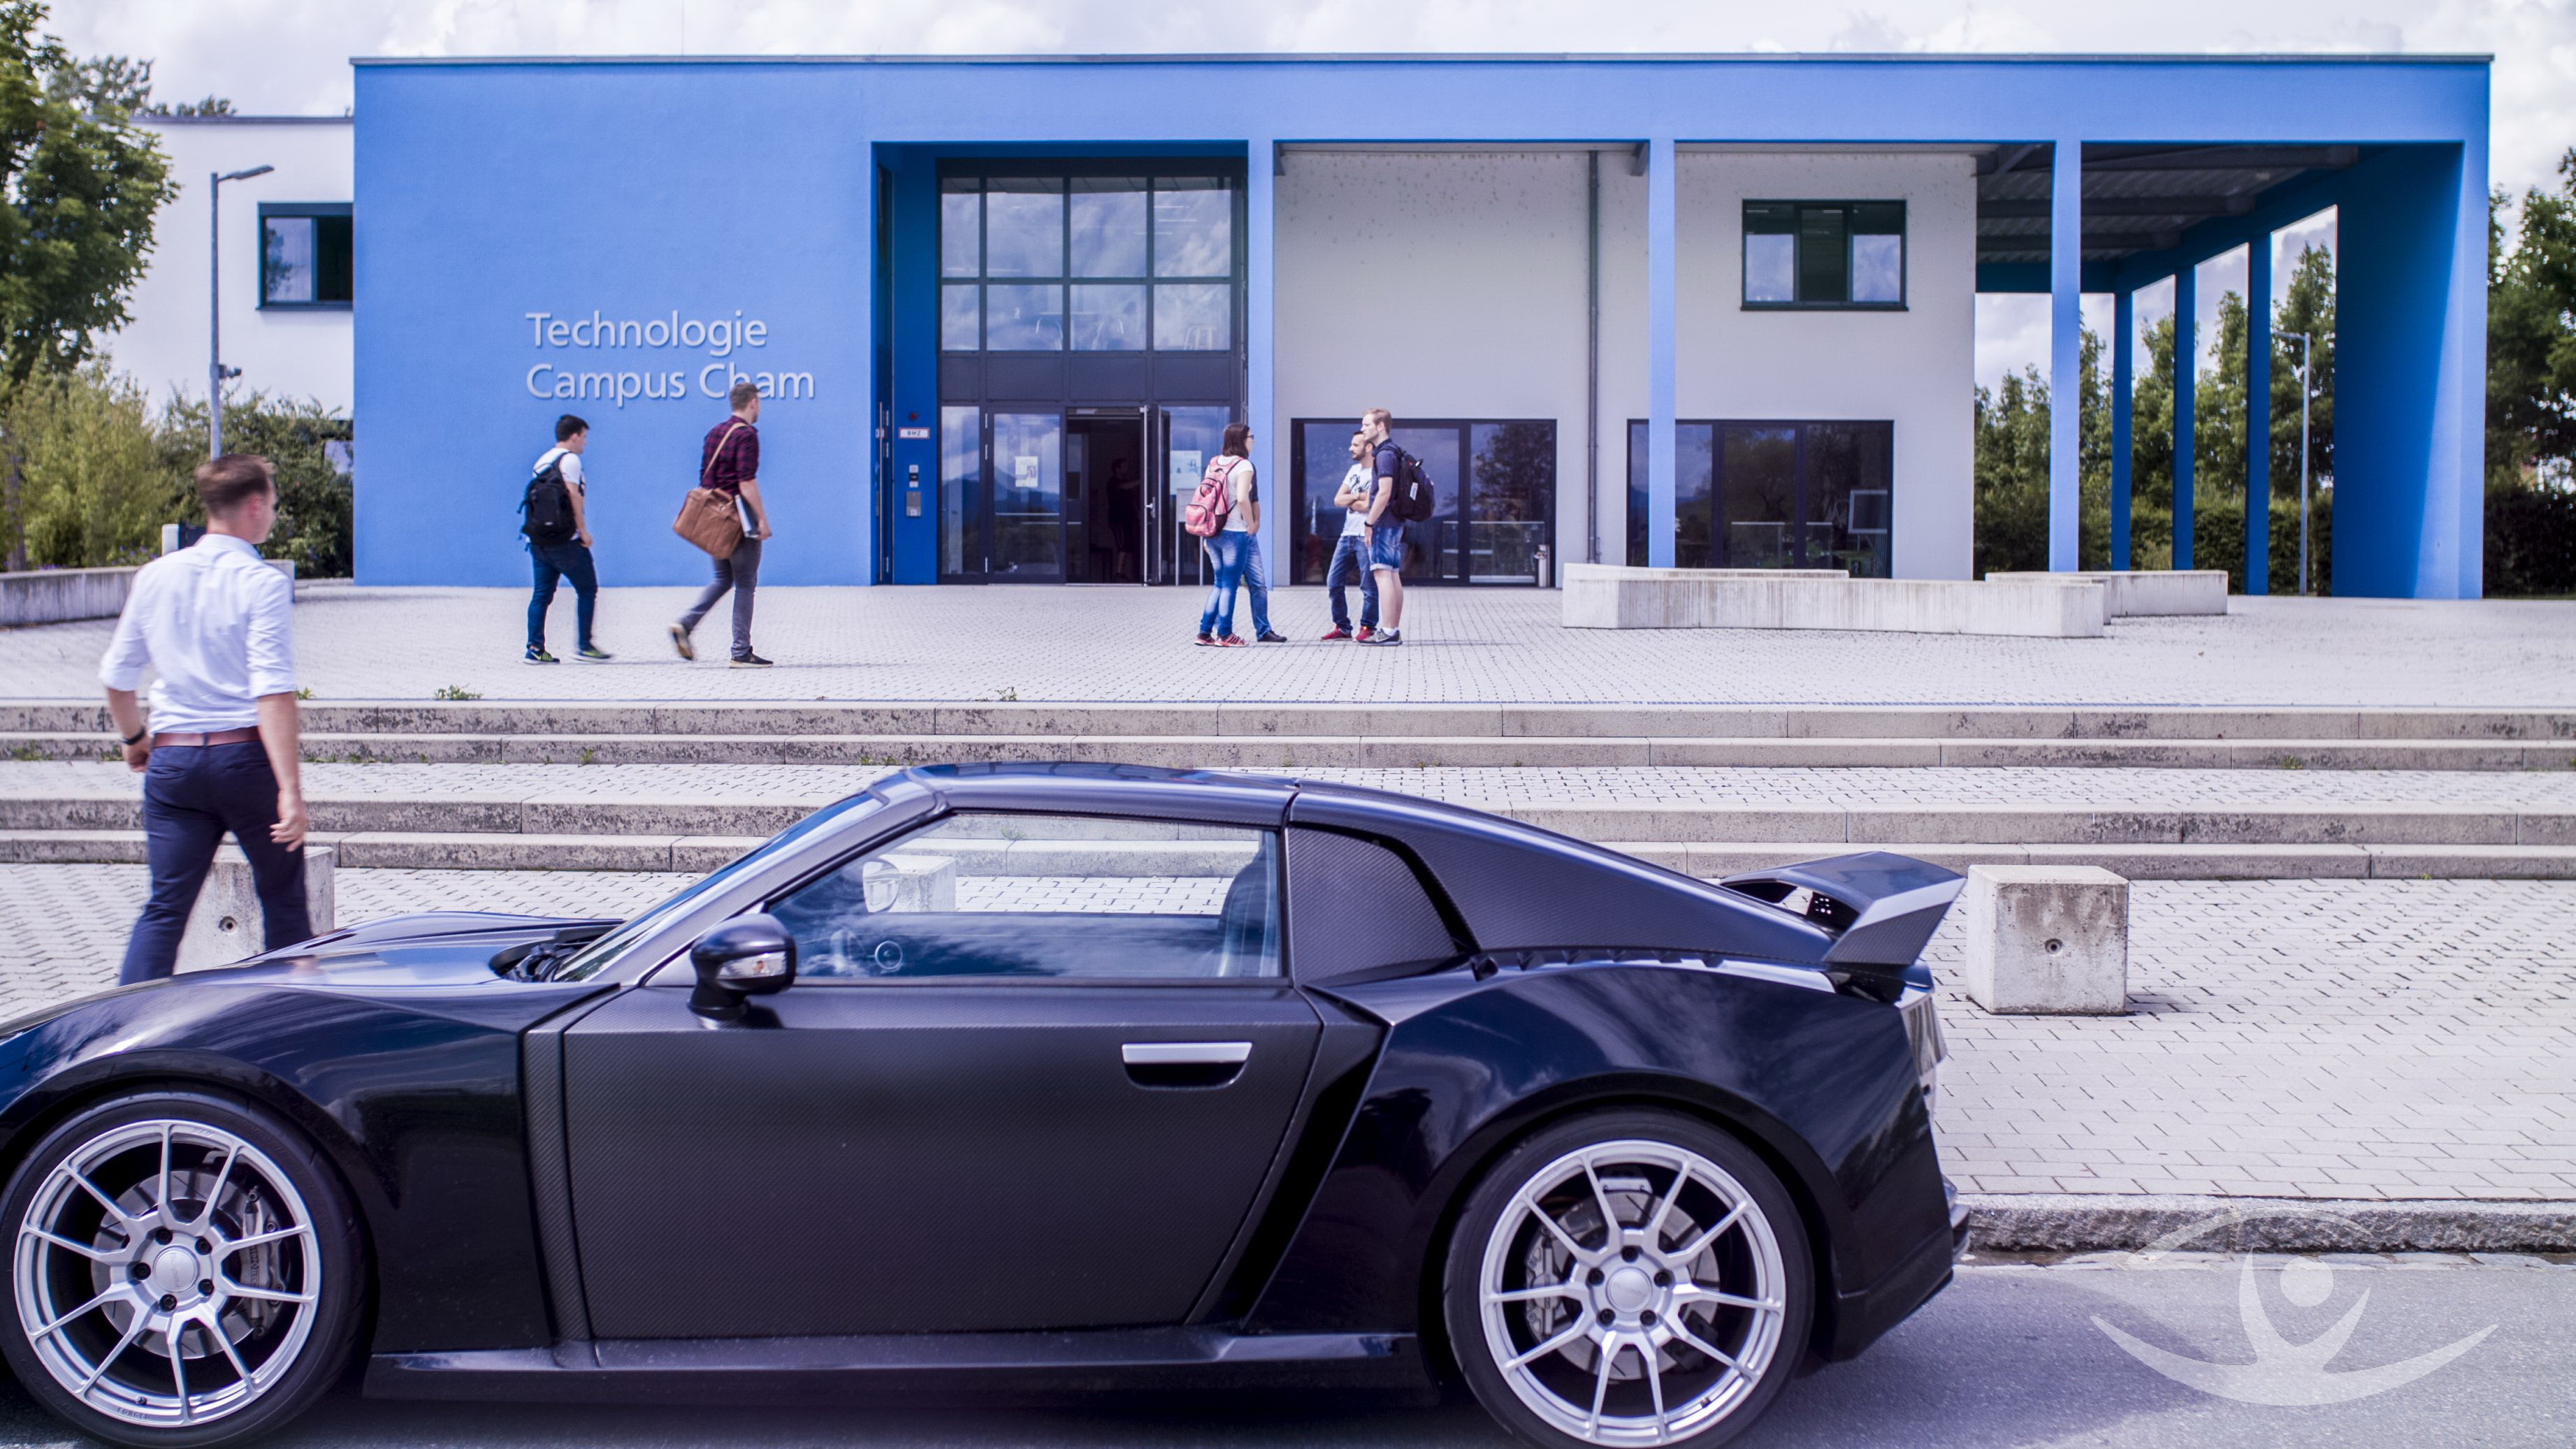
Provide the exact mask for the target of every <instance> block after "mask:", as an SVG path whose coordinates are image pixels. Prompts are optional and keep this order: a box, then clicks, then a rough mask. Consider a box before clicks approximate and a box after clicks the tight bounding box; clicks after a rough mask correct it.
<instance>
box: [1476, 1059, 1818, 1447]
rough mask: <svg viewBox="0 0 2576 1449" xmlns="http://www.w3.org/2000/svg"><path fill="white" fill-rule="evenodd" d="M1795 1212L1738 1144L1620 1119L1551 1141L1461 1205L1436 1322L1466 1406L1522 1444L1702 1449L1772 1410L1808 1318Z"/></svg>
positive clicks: (1555, 1133)
mask: <svg viewBox="0 0 2576 1449" xmlns="http://www.w3.org/2000/svg"><path fill="white" fill-rule="evenodd" d="M1811 1281H1812V1280H1811V1275H1810V1273H1809V1271H1808V1256H1807V1239H1806V1233H1805V1230H1804V1227H1803V1225H1802V1224H1801V1222H1800V1220H1799V1217H1798V1213H1797V1210H1796V1207H1795V1205H1794V1204H1793V1203H1792V1202H1791V1201H1790V1199H1789V1195H1788V1193H1787V1191H1786V1190H1785V1189H1783V1188H1782V1187H1781V1186H1780V1183H1779V1180H1778V1179H1777V1178H1776V1177H1774V1176H1773V1175H1772V1174H1771V1172H1770V1171H1769V1170H1768V1169H1767V1168H1765V1167H1764V1166H1763V1164H1762V1161H1761V1159H1760V1158H1758V1157H1756V1156H1755V1155H1754V1154H1753V1153H1752V1152H1751V1151H1749V1150H1747V1149H1746V1148H1745V1147H1744V1145H1743V1144H1742V1143H1740V1142H1738V1141H1737V1140H1736V1139H1734V1138H1733V1137H1730V1136H1728V1135H1727V1134H1726V1133H1724V1132H1721V1131H1719V1130H1717V1129H1715V1128H1713V1127H1710V1126H1708V1125H1707V1124H1705V1123H1702V1122H1699V1121H1696V1120H1694V1119H1691V1118H1688V1117H1683V1116H1680V1115H1678V1114H1674V1113H1666V1112H1658V1111H1649V1110H1623V1111H1611V1112H1601V1113H1595V1114H1590V1115H1586V1116H1582V1117H1577V1118H1573V1119H1570V1120H1568V1121H1565V1122H1561V1123H1558V1124H1555V1125H1554V1126H1551V1127H1549V1128H1546V1129H1544V1130H1542V1131H1540V1132H1538V1133H1536V1134H1535V1135H1533V1136H1532V1137H1530V1138H1529V1139H1528V1140H1527V1141H1525V1142H1522V1143H1521V1144H1519V1145H1518V1146H1516V1147H1514V1148H1513V1149H1512V1150H1511V1151H1510V1152H1508V1153H1507V1154H1505V1155H1504V1157H1503V1158H1502V1159H1501V1160H1500V1161H1499V1162H1497V1163H1496V1164H1495V1165H1494V1167H1493V1168H1492V1170H1491V1171H1489V1172H1488V1173H1487V1174H1486V1175H1485V1177H1484V1179H1483V1180H1482V1181H1481V1182H1480V1183H1479V1184H1478V1185H1477V1187H1476V1188H1475V1190H1474V1192H1473V1193H1472V1194H1471V1195H1470V1197H1469V1200H1468V1203H1467V1206H1466V1210H1465V1212H1464V1213H1463V1214H1462V1216H1461V1217H1460V1219H1459V1223H1458V1228H1457V1232H1456V1234H1455V1235H1454V1236H1453V1237H1452V1239H1451V1240H1450V1247H1449V1255H1448V1263H1447V1272H1446V1276H1445V1278H1444V1280H1443V1294H1442V1299H1443V1301H1442V1316H1443V1319H1444V1321H1445V1324H1446V1326H1447V1328H1448V1333H1449V1343H1450V1347H1451V1349H1452V1351H1453V1352H1454V1354H1455V1355H1456V1358H1457V1362H1458V1368H1459V1371H1460V1373H1461V1374H1463V1375H1464V1376H1465V1378H1466V1380H1467V1383H1468V1386H1469V1387H1470V1388H1471V1389H1473V1390H1474V1392H1475V1395H1476V1398H1477V1401H1478V1402H1480V1403H1482V1404H1483V1405H1484V1406H1485V1408H1486V1410H1487V1412H1489V1413H1491V1414H1492V1415H1493V1416H1494V1417H1495V1418H1496V1419H1498V1420H1500V1421H1501V1422H1502V1423H1503V1424H1504V1426H1505V1427H1507V1428H1509V1429H1511V1430H1512V1431H1513V1432H1515V1433H1517V1434H1519V1435H1520V1436H1521V1437H1523V1438H1525V1439H1528V1440H1530V1441H1531V1442H1533V1443H1537V1444H1541V1445H1547V1446H1551V1449H1556V1446H1565V1445H1585V1446H1593V1445H1647V1444H1654V1445H1674V1446H1679V1445H1689V1446H1694V1449H1698V1446H1707V1445H1713V1444H1718V1443H1722V1442H1724V1441H1725V1440H1727V1439H1731V1438H1733V1437H1734V1436H1735V1435H1736V1434H1737V1433H1739V1432H1741V1431H1742V1430H1743V1429H1744V1428H1745V1427H1746V1426H1748V1425H1750V1424H1751V1423H1752V1422H1753V1421H1754V1420H1755V1419H1756V1418H1758V1417H1759V1416H1760V1415H1761V1413H1762V1411H1763V1409H1764V1408H1766V1407H1768V1406H1769V1404H1770V1402H1771V1400H1772V1398H1773V1397H1774V1396H1775V1395H1777V1394H1778V1393H1779V1391H1780V1387H1781V1385H1782V1384H1783V1383H1784V1382H1786V1381H1787V1379H1788V1377H1789V1375H1790V1374H1791V1372H1792V1371H1793V1370H1794V1369H1795V1367H1796V1364H1797V1361H1798V1359H1799V1357H1800V1355H1801V1354H1802V1353H1803V1352H1804V1349H1805V1344H1806V1338H1807V1330H1808V1325H1809V1323H1810V1321H1811V1319H1812V1316H1813V1311H1814V1310H1813V1300H1812V1296H1811V1294H1812V1291H1813V1290H1812V1287H1811Z"/></svg>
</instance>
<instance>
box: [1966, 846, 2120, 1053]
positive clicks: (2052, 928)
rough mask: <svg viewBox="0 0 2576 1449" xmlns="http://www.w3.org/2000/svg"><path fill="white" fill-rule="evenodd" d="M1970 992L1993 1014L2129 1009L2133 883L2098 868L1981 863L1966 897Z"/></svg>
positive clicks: (1970, 879) (2099, 1012)
mask: <svg viewBox="0 0 2576 1449" xmlns="http://www.w3.org/2000/svg"><path fill="white" fill-rule="evenodd" d="M1959 908H1960V910H1961V912H1962V913H1963V914H1962V919H1961V922H1960V925H1961V928H1962V932H1963V934H1964V936H1965V938H1966V941H1965V945H1966V950H1965V952H1964V953H1963V961H1962V966H1963V969H1962V972H1961V976H1962V979H1963V981H1964V982H1965V984H1966V986H1967V990H1968V998H1969V999H1970V1000H1972V1001H1974V1002H1976V1003H1977V1004H1978V1005H1979V1006H1982V1007H1984V1008H1985V1009H1986V1010H1988V1011H1993V1012H2028V1013H2040V1014H2049V1015H2082V1016H2118V1015H2123V1014H2125V1013H2126V1012H2127V1011H2128V1009H2129V883H2128V882H2127V881H2125V880H2122V879H2121V878H2120V877H2118V876H2116V875H2113V874H2112V873H2111V872H2109V871H2107V870H2103V869H2102V868H2100V867H2099V866H2089V865H1979V866H1971V867H1970V868H1969V870H1968V885H1967V889H1966V890H1965V891H1964V892H1962V893H1961V895H1960V897H1959Z"/></svg>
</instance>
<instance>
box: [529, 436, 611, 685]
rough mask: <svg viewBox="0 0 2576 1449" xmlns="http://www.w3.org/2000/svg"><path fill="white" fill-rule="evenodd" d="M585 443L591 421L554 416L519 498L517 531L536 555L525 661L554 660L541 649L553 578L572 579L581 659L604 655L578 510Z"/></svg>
mask: <svg viewBox="0 0 2576 1449" xmlns="http://www.w3.org/2000/svg"><path fill="white" fill-rule="evenodd" d="M589 443H590V424H588V423H585V422H583V421H582V420H581V419H579V418H577V417H574V416H573V415H572V414H570V413H566V414H564V415H563V416H562V417H559V418H557V419H555V445H554V446H553V447H551V448H548V449H547V450H546V451H545V452H544V453H543V454H541V455H540V456H539V457H538V458H537V466H536V470H535V473H534V475H533V476H532V477H530V478H529V479H528V491H527V493H526V494H525V495H524V496H523V497H521V498H520V500H519V512H520V513H522V514H524V515H525V516H526V519H527V521H526V522H524V523H522V524H520V525H519V531H520V532H521V533H524V534H526V535H527V536H528V557H529V558H531V559H533V560H535V562H536V568H537V580H536V588H535V590H534V592H532V593H530V594H529V595H528V662H529V663H530V664H553V663H555V662H556V659H555V656H553V655H551V654H549V653H547V652H546V610H547V608H548V607H550V606H551V605H552V604H553V603H554V601H555V581H556V580H557V579H568V580H570V581H571V582H572V596H573V619H574V624H575V626H576V629H577V632H578V636H579V638H580V641H581V642H580V653H581V657H582V658H584V659H592V660H598V659H606V658H608V657H609V653H608V651H607V650H605V649H602V648H600V647H599V646H598V645H597V644H594V643H592V642H591V636H590V620H591V615H592V613H593V611H594V610H595V609H596V608H597V607H598V604H599V574H598V571H597V570H595V569H593V568H592V567H591V561H590V523H589V519H588V516H587V515H586V514H584V513H583V511H582V483H583V480H582V472H581V453H582V449H583V448H585V447H587V446H588V445H589Z"/></svg>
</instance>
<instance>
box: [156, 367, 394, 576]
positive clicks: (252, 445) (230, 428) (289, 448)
mask: <svg viewBox="0 0 2576 1449" xmlns="http://www.w3.org/2000/svg"><path fill="white" fill-rule="evenodd" d="M159 433H160V446H161V449H162V453H163V456H164V457H165V458H166V459H168V460H169V463H168V466H169V468H170V471H171V473H172V475H173V478H174V488H175V492H176V500H175V502H176V509H175V511H173V512H172V513H170V515H169V517H171V518H184V519H186V520H187V521H188V522H191V523H200V524H202V523H204V522H205V513H204V510H203V509H201V508H200V507H199V506H198V504H197V493H196V489H195V488H194V486H192V484H191V482H190V479H191V478H192V476H193V474H194V473H195V470H196V467H197V465H198V464H199V463H201V462H204V461H205V456H206V454H205V447H206V405H205V404H204V403H203V402H199V401H189V402H184V403H182V402H173V403H172V404H171V405H170V406H169V407H168V408H167V409H165V410H164V411H163V413H162V416H161V423H160V429H159ZM353 438H354V434H353V432H352V430H351V428H350V426H349V419H347V418H345V417H343V416H341V415H339V414H337V413H334V412H332V411H330V410H329V409H327V408H325V407H323V406H322V405H321V404H320V403H318V402H314V401H312V400H310V399H298V398H271V397H268V396H265V395H264V394H261V393H256V392H254V393H251V394H250V395H248V396H246V397H233V396H227V397H226V398H225V399H224V446H225V448H226V449H227V450H229V451H231V452H236V453H257V454H259V455H260V456H261V457H263V458H266V459H268V461H269V462H270V463H271V464H273V465H274V466H275V467H276V469H277V531H276V532H275V533H273V534H271V535H270V536H269V540H268V545H267V547H265V548H263V549H262V550H261V552H262V553H264V554H266V555H267V556H268V557H270V558H291V559H293V560H295V567H296V571H297V572H298V573H300V574H302V575H303V576H304V577H306V578H346V577H348V574H349V564H350V543H349V534H350V485H349V476H348V475H347V474H345V473H343V472H341V471H340V469H339V465H338V464H337V463H336V462H335V461H334V460H333V458H332V456H331V453H332V450H331V448H330V446H329V445H330V444H333V443H341V444H347V443H349V442H351V441H352V440H353Z"/></svg>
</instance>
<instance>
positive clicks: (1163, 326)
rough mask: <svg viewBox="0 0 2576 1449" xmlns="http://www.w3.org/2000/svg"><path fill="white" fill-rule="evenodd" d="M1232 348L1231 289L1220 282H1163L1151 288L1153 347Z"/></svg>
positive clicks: (1188, 349) (1173, 349) (1171, 349)
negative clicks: (1152, 293) (1177, 283)
mask: <svg viewBox="0 0 2576 1449" xmlns="http://www.w3.org/2000/svg"><path fill="white" fill-rule="evenodd" d="M1233 345H1234V288H1232V287H1231V286H1228V285H1227V284H1225V283H1223V282H1192V283H1189V284H1187V285H1185V286H1177V287H1176V286H1172V285H1170V284H1169V283H1166V284H1164V285H1162V286H1159V287H1156V288H1155V289H1154V346H1155V347H1156V348H1158V349H1160V350H1161V351H1164V352H1223V351H1225V350H1226V349H1227V348H1230V347H1232V346H1233Z"/></svg>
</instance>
